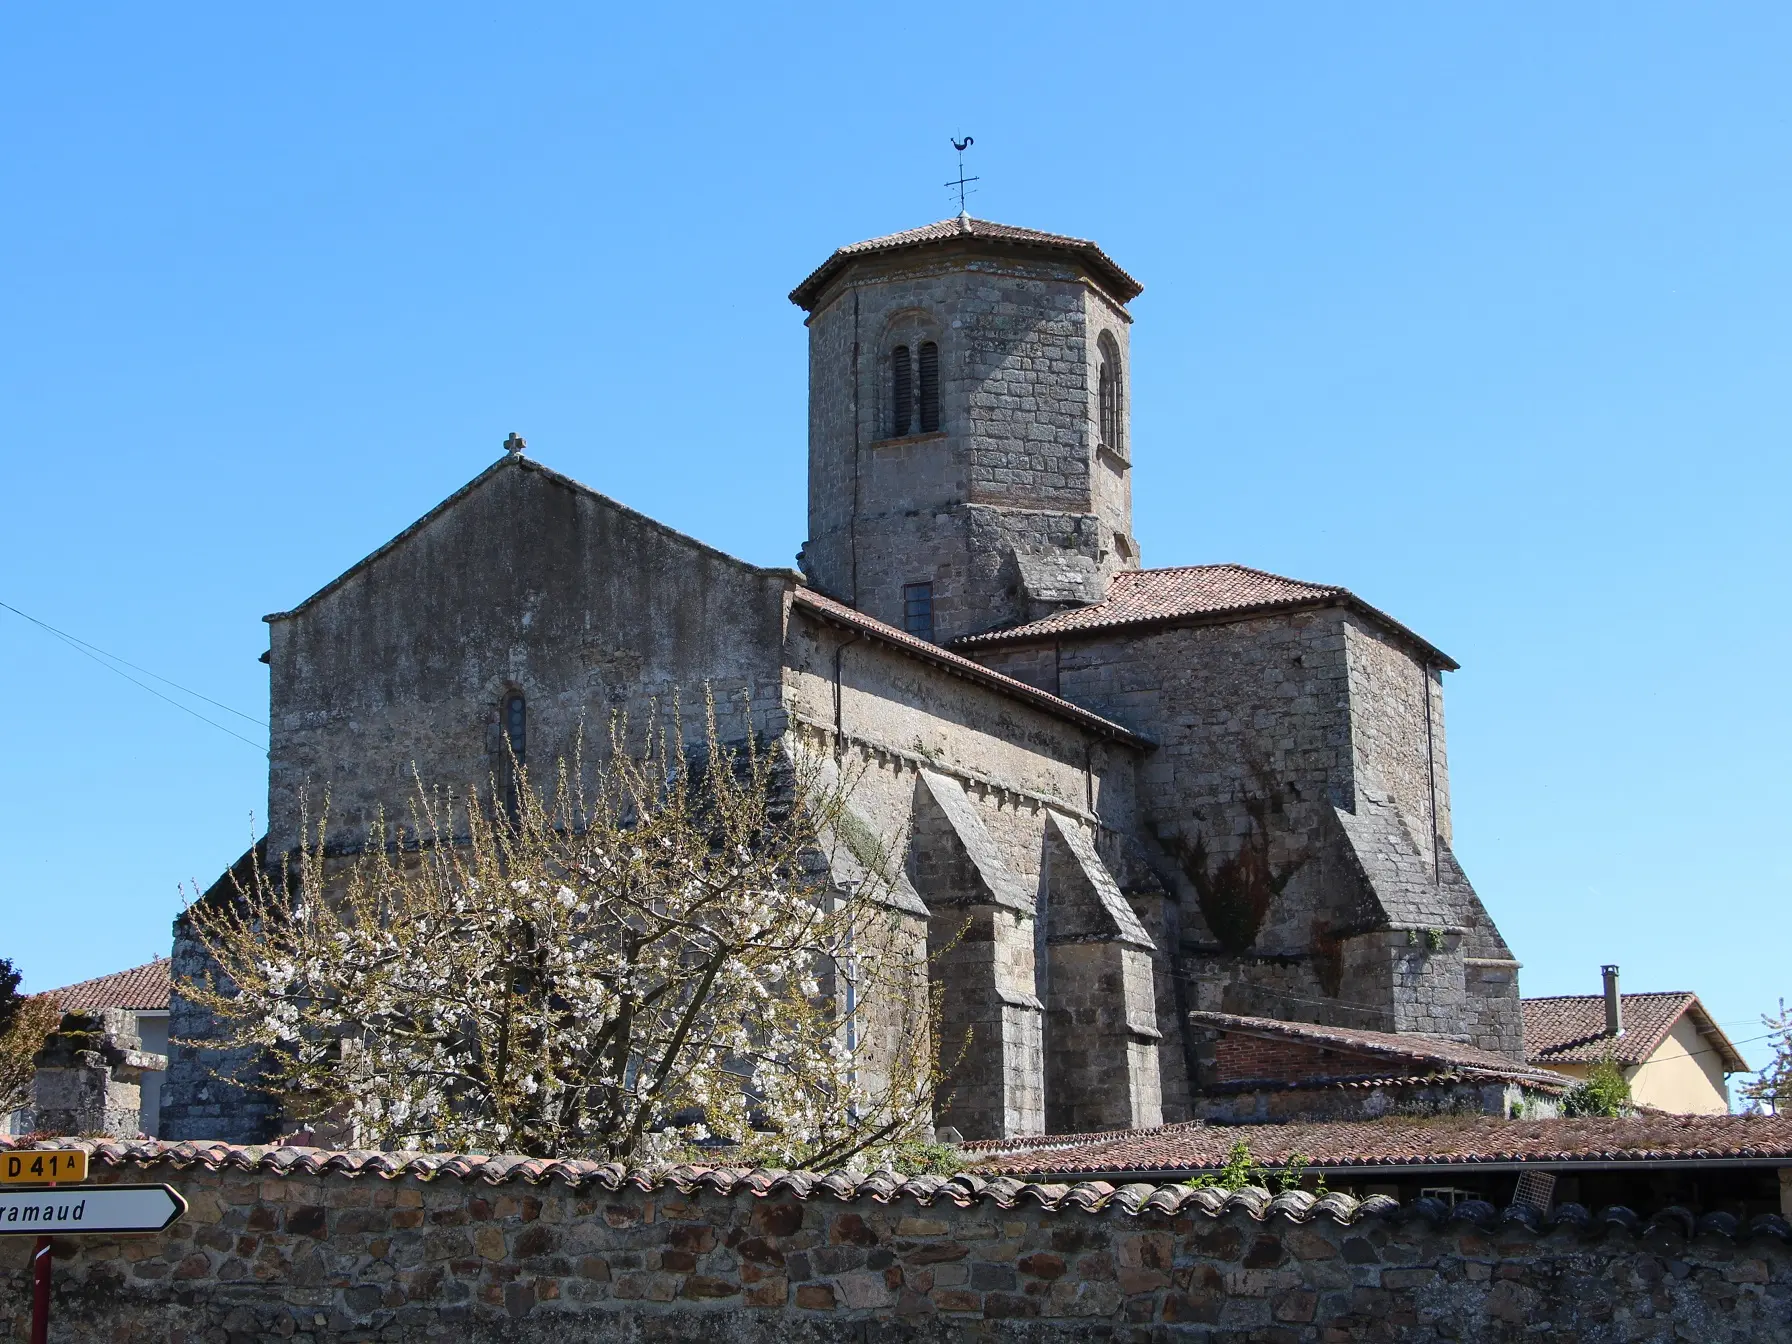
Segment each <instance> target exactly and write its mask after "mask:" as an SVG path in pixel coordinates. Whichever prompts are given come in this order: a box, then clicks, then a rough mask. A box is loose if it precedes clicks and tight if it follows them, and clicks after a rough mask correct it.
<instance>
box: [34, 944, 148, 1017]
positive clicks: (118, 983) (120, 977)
mask: <svg viewBox="0 0 1792 1344" xmlns="http://www.w3.org/2000/svg"><path fill="white" fill-rule="evenodd" d="M169 964H170V963H169V961H168V958H167V957H157V958H156V959H155V960H154V961H150V962H145V963H144V964H143V965H141V966H133V967H131V969H130V970H128V971H114V972H113V973H112V974H111V975H100V976H95V977H94V978H93V979H92V980H82V981H79V982H77V983H75V984H72V985H64V986H63V987H62V988H61V989H53V990H51V991H50V992H51V993H52V994H54V995H55V996H56V1000H57V1002H58V1003H60V1004H61V1005H62V1011H63V1012H65V1013H80V1012H92V1011H94V1010H96V1009H99V1008H138V1009H143V1010H145V1011H151V1010H155V1009H163V1010H166V1009H167V1007H168V998H169V995H170V994H171V993H172V992H173V977H172V976H171V975H170V974H169V969H168V968H169Z"/></svg>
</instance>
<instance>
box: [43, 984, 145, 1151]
mask: <svg viewBox="0 0 1792 1344" xmlns="http://www.w3.org/2000/svg"><path fill="white" fill-rule="evenodd" d="M169 964H170V963H169V961H168V958H167V957H157V958H156V959H155V960H154V961H149V962H145V963H144V964H143V965H141V966H133V967H131V968H130V970H128V971H114V972H113V973H112V974H111V975H101V976H96V977H95V978H94V979H92V980H82V981H80V982H79V983H77V984H73V985H64V986H63V987H62V988H61V989H53V990H51V991H50V992H51V993H52V994H54V995H55V996H56V998H57V1000H58V1001H59V1002H60V1003H61V1004H62V1011H63V1012H65V1013H97V1012H100V1011H101V1010H103V1009H106V1008H123V1009H125V1010H126V1011H127V1012H130V1013H132V1014H134V1015H135V1017H136V1019H137V1036H138V1038H139V1039H140V1040H141V1041H142V1050H143V1051H144V1053H146V1054H152V1055H163V1056H165V1055H167V1053H168V999H169V995H170V993H171V992H172V988H173V983H172V977H171V976H170V974H169V969H168V968H169ZM163 1077H164V1074H163V1073H162V1072H158V1071H148V1072H145V1073H144V1075H143V1079H142V1086H143V1106H142V1127H143V1132H144V1133H145V1134H154V1133H155V1132H156V1126H157V1125H158V1124H159V1123H160V1116H161V1100H162V1079H163Z"/></svg>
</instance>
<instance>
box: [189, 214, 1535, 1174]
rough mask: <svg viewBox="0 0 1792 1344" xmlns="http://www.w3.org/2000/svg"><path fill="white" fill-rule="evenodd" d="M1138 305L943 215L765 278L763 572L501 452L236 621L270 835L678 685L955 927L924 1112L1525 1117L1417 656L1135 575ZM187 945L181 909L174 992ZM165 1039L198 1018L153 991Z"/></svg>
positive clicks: (1269, 592)
mask: <svg viewBox="0 0 1792 1344" xmlns="http://www.w3.org/2000/svg"><path fill="white" fill-rule="evenodd" d="M1140 289H1141V287H1140V285H1139V283H1138V282H1137V281H1136V280H1134V279H1133V278H1132V277H1131V276H1130V275H1128V274H1127V273H1126V272H1125V271H1124V270H1122V269H1121V268H1120V267H1119V266H1118V265H1117V264H1116V263H1115V262H1114V261H1113V260H1112V259H1111V258H1109V257H1108V256H1107V255H1106V254H1105V253H1104V252H1103V251H1102V250H1101V248H1099V247H1098V246H1096V245H1095V244H1094V243H1092V242H1088V241H1085V240H1082V239H1077V238H1069V237H1061V236H1058V235H1055V234H1050V233H1041V232H1036V231H1034V230H1031V229H1023V228H1015V227H1010V226H1007V225H1001V224H993V223H987V222H985V221H982V220H976V219H971V218H968V217H965V216H960V217H959V218H957V219H955V220H948V221H944V222H941V223H938V224H932V225H928V226H927V227H925V228H919V229H913V230H910V231H908V232H905V233H898V234H893V235H890V236H888V237H884V238H876V239H872V240H870V241H868V242H862V243H855V244H853V245H851V246H849V247H843V248H841V249H839V250H838V251H836V252H835V253H834V254H833V255H832V256H830V257H829V258H828V259H827V260H826V261H825V262H823V263H822V265H821V266H820V267H819V268H818V269H816V270H815V272H814V273H813V274H811V275H809V276H808V277H807V278H806V279H804V280H803V281H802V283H801V284H799V285H798V286H797V287H796V289H795V290H794V291H793V292H792V293H791V296H790V297H791V299H792V301H793V302H794V303H795V304H796V305H797V306H798V307H799V308H801V309H802V310H803V311H804V312H805V313H806V314H807V315H808V316H807V325H808V328H809V537H808V540H807V541H806V542H805V543H804V545H803V547H802V550H801V552H800V554H799V557H798V559H799V564H800V568H799V569H766V568H761V567H759V566H756V565H751V564H747V563H745V562H744V561H741V560H737V559H735V558H733V557H732V556H728V555H725V554H723V553H721V552H719V551H716V550H714V549H711V548H710V547H708V546H705V545H704V544H703V543H702V542H700V541H697V540H694V539H693V538H690V537H687V536H684V535H682V534H680V533H678V532H676V531H674V530H673V529H671V528H669V527H666V526H665V525H663V524H661V523H657V522H655V521H654V520H653V519H651V518H647V517H644V516H642V515H641V514H639V513H636V512H634V511H633V510H631V509H629V508H627V507H625V506H623V505H622V504H619V503H617V502H616V501H614V500H611V499H609V498H606V497H605V496H603V495H601V494H599V493H597V492H596V491H594V490H591V489H589V488H588V487H586V486H584V485H581V484H579V483H578V482H576V481H573V480H571V479H569V478H567V477H565V476H563V475H561V474H559V473H558V472H556V471H554V470H552V469H551V468H550V467H548V466H546V465H545V464H541V463H537V462H535V461H533V460H531V459H530V458H529V457H527V456H525V455H524V454H523V452H522V450H521V449H522V445H521V444H520V442H519V441H517V440H515V438H514V436H513V439H512V441H511V443H510V444H508V445H507V448H508V449H509V451H507V452H506V454H505V455H504V456H503V457H501V458H500V459H499V460H498V461H497V462H496V463H494V464H493V465H492V466H491V467H489V468H488V469H487V470H485V471H484V472H482V473H481V474H480V475H478V476H477V477H475V478H474V479H473V480H471V481H469V482H468V483H467V484H466V485H464V486H462V487H461V488H460V489H459V490H457V491H455V492H454V493H453V494H452V495H450V496H449V497H448V498H447V499H445V500H444V501H443V502H442V503H441V504H440V505H438V506H437V507H436V508H435V509H433V510H431V511H430V512H429V513H428V514H426V515H425V516H424V517H422V518H421V519H419V520H418V521H417V522H416V523H415V524H413V525H412V526H411V527H409V528H407V529H406V530H405V531H404V532H402V533H400V534H399V535H398V536H397V537H395V538H393V539H392V540H391V541H389V542H387V543H386V544H385V545H384V546H382V547H380V548H379V549H378V550H377V551H375V552H373V554H371V555H369V556H368V557H367V558H366V559H365V560H363V561H361V562H360V563H359V564H357V565H355V566H354V567H353V568H352V569H350V570H348V571H347V572H346V573H344V574H342V575H341V576H340V577H338V578H336V579H334V580H332V581H331V582H330V583H328V584H327V585H325V586H324V587H323V588H321V589H320V590H318V591H317V592H316V593H315V594H313V595H312V596H311V597H309V598H307V599H305V600H304V601H303V602H301V603H300V604H299V605H297V606H296V607H294V608H292V609H291V610H289V611H283V612H279V613H276V614H275V615H272V616H269V617H268V618H267V622H268V625H269V630H270V636H271V638H270V648H269V650H268V653H267V654H266V660H267V662H268V663H269V665H270V669H271V673H272V677H271V683H272V686H271V702H272V703H271V713H270V715H269V719H270V723H271V725H272V737H271V746H270V752H269V756H270V768H269V782H268V790H269V808H268V816H269V833H268V837H267V839H266V841H265V842H264V843H265V845H266V846H267V850H268V852H269V853H274V854H278V853H281V852H284V851H286V850H288V849H290V848H291V847H292V846H294V845H296V843H297V842H298V837H299V825H300V816H299V799H300V795H301V791H302V790H303V789H306V788H309V789H311V790H312V791H313V792H314V793H316V792H320V791H322V790H323V789H325V788H327V789H328V790H329V791H330V794H331V798H332V815H333V819H334V824H335V826H336V828H337V833H338V834H340V833H342V832H344V831H349V832H352V831H353V830H354V828H356V827H358V826H365V825H366V824H367V822H368V821H369V819H370V818H372V816H373V815H374V814H375V812H376V810H377V809H379V808H380V807H381V806H384V807H386V808H388V809H391V810H394V811H400V810H402V807H403V804H404V802H405V800H406V798H407V797H408V794H409V791H410V788H411V779H412V773H411V772H412V767H413V763H415V766H416V768H417V769H418V770H419V771H420V772H421V773H422V775H423V776H424V777H425V778H428V779H433V780H446V781H465V780H477V779H482V778H487V777H491V776H492V775H493V774H494V772H495V771H497V770H499V768H500V767H501V764H502V762H503V761H504V760H505V759H506V752H507V749H509V750H514V751H515V753H516V755H517V756H518V757H520V758H523V759H525V760H527V761H533V762H549V763H551V762H553V761H554V760H556V759H557V758H559V757H561V756H563V755H567V754H569V752H570V749H571V747H572V745H573V738H574V734H575V733H577V732H578V731H579V728H580V725H581V724H584V723H592V722H595V723H603V722H606V721H607V720H608V718H609V715H610V712H611V711H612V710H614V709H622V710H627V711H631V712H632V713H633V714H635V715H640V714H644V713H647V712H649V710H648V707H649V705H650V704H651V703H652V702H653V701H654V700H655V699H656V698H661V699H663V698H664V697H667V696H668V695H669V694H670V693H671V692H672V691H674V690H677V689H680V688H682V689H683V690H684V692H685V693H686V694H687V695H689V694H690V693H691V692H692V690H693V689H694V688H699V687H702V686H704V685H708V686H710V687H712V688H713V689H714V693H715V696H716V700H717V703H718V706H719V707H720V708H721V709H722V710H723V711H724V724H723V728H724V732H725V734H726V735H730V736H734V737H740V736H744V735H745V734H746V733H747V732H748V731H750V730H751V731H756V732H758V733H761V734H764V735H767V736H768V737H772V738H779V737H786V738H788V739H790V740H791V741H792V742H793V743H794V744H796V745H798V746H800V747H801V748H802V749H806V750H812V751H815V752H818V753H825V754H826V755H827V756H828V757H829V758H831V759H835V760H839V761H842V762H850V763H851V765H852V767H853V770H854V775H853V777H854V778H855V780H856V781H857V782H856V784H855V786H854V787H855V792H854V794H853V807H854V809H855V811H856V812H857V813H858V814H859V817H860V820H862V821H863V823H864V824H865V825H866V826H867V827H869V828H870V829H871V830H872V831H874V832H875V833H877V834H878V835H879V836H881V837H882V838H883V839H884V840H885V841H887V842H888V843H889V844H890V845H892V846H893V847H895V849H896V852H899V853H901V854H903V855H904V856H905V866H904V879H903V890H902V891H901V892H900V893H899V895H900V900H901V903H902V906H903V909H904V910H905V912H906V914H905V917H906V918H910V919H912V920H914V921H916V926H917V929H918V930H920V931H921V933H922V935H923V936H930V937H932V938H934V939H935V940H936V941H944V942H953V935H956V934H957V932H958V931H960V930H962V929H965V928H967V927H968V929H969V932H968V933H966V934H965V935H964V937H963V938H962V940H957V941H956V942H955V944H954V945H953V946H952V947H951V948H950V950H949V951H948V952H947V953H946V954H945V955H943V956H941V957H940V958H938V964H937V966H936V968H935V970H934V972H933V973H934V974H935V975H936V976H937V977H939V979H940V981H941V993H942V996H943V1010H942V1011H943V1014H944V1022H943V1024H942V1035H943V1036H944V1037H945V1038H946V1040H947V1045H946V1048H947V1049H954V1045H953V1043H954V1042H956V1043H958V1045H963V1043H964V1042H965V1041H966V1040H967V1039H968V1041H969V1045H968V1047H966V1053H965V1054H964V1057H963V1059H962V1061H961V1063H960V1064H959V1066H958V1068H957V1069H956V1071H955V1074H954V1079H953V1086H952V1090H951V1097H950V1100H949V1102H948V1103H947V1107H946V1110H945V1112H944V1113H943V1114H942V1115H941V1116H940V1117H939V1121H940V1124H941V1126H942V1127H945V1126H948V1125H949V1126H950V1127H951V1128H953V1129H955V1130H957V1131H958V1132H959V1133H960V1134H962V1135H963V1136H964V1137H966V1138H1005V1137H1013V1136H1022V1135H1030V1134H1042V1133H1071V1132H1079V1131H1094V1130H1107V1129H1117V1128H1129V1127H1141V1126H1152V1125H1156V1124H1159V1123H1162V1122H1165V1121H1174V1120H1182V1119H1189V1118H1209V1119H1214V1120H1226V1119H1233V1120H1243V1119H1262V1118H1275V1117H1277V1116H1289V1115H1296V1114H1299V1115H1309V1116H1318V1115H1340V1116H1342V1115H1359V1114H1373V1113H1378V1112H1380V1111H1385V1110H1388V1109H1413V1108H1418V1109H1426V1108H1431V1109H1439V1108H1442V1109H1465V1108H1466V1109H1475V1110H1493V1111H1497V1112H1501V1113H1504V1112H1506V1111H1507V1110H1509V1109H1511V1108H1512V1107H1514V1106H1517V1105H1520V1104H1523V1105H1535V1104H1546V1103H1547V1101H1548V1098H1549V1097H1550V1095H1551V1094H1552V1093H1553V1092H1555V1091H1559V1088H1557V1086H1556V1083H1555V1081H1552V1079H1551V1077H1550V1076H1549V1075H1540V1074H1538V1073H1536V1071H1534V1070H1531V1069H1528V1068H1526V1066H1525V1065H1524V1064H1523V1062H1522V1061H1523V1059H1524V1053H1523V1041H1522V1027H1521V1019H1520V1012H1519V1000H1518V981H1517V971H1518V963H1517V962H1516V961H1515V960H1514V959H1513V956H1512V953H1511V951H1510V950H1509V949H1508V948H1507V946H1506V944H1505V942H1504V940H1503V939H1502V938H1501V936H1500V933H1499V931H1498V929H1497V928H1495V926H1494V924H1493V921H1492V920H1491V919H1490V918H1489V916H1488V914H1487V911H1486V910H1485V909H1484V908H1483V906H1482V904H1481V901H1480V900H1479V898H1478V897H1477V896H1476V894H1475V891H1474V889H1473V887H1472V886H1471V885H1470V884H1469V881H1468V879H1467V877H1466V876H1465V875H1464V874H1463V872H1462V869H1461V868H1460V866H1459V865H1458V864H1457V861H1456V858H1455V856H1454V854H1453V853H1452V852H1451V848H1450V790H1449V771H1448V766H1447V758H1446V755H1445V748H1444V719H1443V700H1442V676H1443V673H1444V672H1445V671H1448V670H1451V669H1453V668H1454V667H1455V666H1456V665H1455V664H1454V663H1453V662H1452V661H1451V660H1450V659H1449V657H1448V656H1447V655H1445V654H1444V653H1442V652H1441V651H1439V650H1438V649H1437V648H1435V647H1433V646H1432V645H1431V644H1429V643H1427V642H1426V641H1425V639H1423V638H1422V637H1421V636H1419V635H1418V634H1416V633H1414V632H1413V631H1411V630H1409V629H1407V628H1406V627H1405V626H1404V625H1402V624H1400V622H1399V621H1397V620H1395V619H1394V618H1393V617H1391V616H1389V615H1387V614H1386V613H1384V612H1382V611H1379V610H1377V609H1376V608H1375V607H1373V606H1371V605H1369V604H1368V603H1367V602H1365V601H1363V600H1362V599H1361V598H1359V597H1357V596H1355V595H1354V594H1352V593H1351V592H1349V591H1347V590H1345V589H1343V588H1340V587H1337V586H1334V585H1329V584H1323V583H1309V582H1303V581H1299V580H1295V579H1290V578H1284V577H1281V576H1279V575H1275V574H1270V573H1265V572H1263V571H1261V570H1256V569H1250V568H1246V567H1244V566H1241V565H1235V564H1209V565H1196V566H1188V567H1179V568H1172V569H1149V568H1145V567H1144V566H1143V565H1142V562H1141V550H1140V545H1139V542H1138V540H1137V539H1136V538H1135V537H1134V535H1133V525H1132V467H1133V461H1134V445H1133V443H1132V440H1131V436H1130V434H1129V432H1128V423H1129V411H1130V406H1131V401H1130V395H1129V390H1130V388H1129V370H1130V359H1129V336H1130V331H1131V327H1132V316H1131V314H1130V313H1129V312H1128V308H1127V305H1128V304H1129V303H1130V302H1131V301H1132V300H1133V299H1134V298H1136V297H1137V296H1138V294H1139V293H1140ZM1144 450H1145V451H1149V446H1148V445H1147V446H1146V447H1145V449H1144ZM834 878H835V880H837V881H839V882H841V883H843V884H844V883H847V882H850V881H852V880H853V879H852V875H851V874H847V873H835V874H834ZM967 921H968V926H967ZM197 955H198V953H197V950H196V949H195V948H194V947H192V946H191V945H190V944H186V943H184V942H183V940H182V939H181V938H180V936H179V928H178V926H177V938H176V947H175V956H176V971H177V973H190V971H191V970H192V969H193V968H194V966H195V962H194V960H193V959H194V958H195V957H196V956H197ZM183 959H184V960H183ZM174 1018H175V1020H174V1024H173V1025H174V1032H173V1034H174V1035H176V1036H180V1037H189V1038H194V1039H203V1038H204V1037H205V1036H206V1035H207V1034H208V1030H209V1025H208V1023H206V1022H205V1021H204V1020H202V1019H201V1018H200V1017H199V1015H198V1014H197V1012H196V1011H195V1010H194V1009H193V1008H192V1006H191V1005H188V1004H185V1003H184V1001H182V1000H181V999H180V998H179V997H178V995H177V997H176V1002H175V1005H174ZM219 1063H220V1061H219V1060H218V1059H217V1058H216V1057H215V1052H207V1051H203V1050H196V1049H183V1048H177V1050H176V1054H175V1058H174V1060H173V1062H172V1065H171V1070H170V1076H169V1079H168V1082H167V1085H166V1087H165V1090H164V1095H163V1102H162V1117H163V1119H162V1132H163V1136H164V1137H168V1138H207V1139H230V1140H236V1141H248V1142H253V1141H259V1140H263V1139H265V1138H267V1137H269V1136H270V1133H271V1131H272V1129H273V1128H274V1127H275V1126H276V1125H277V1123H278V1118H277V1117H276V1116H273V1115H271V1114H270V1113H269V1112H268V1111H267V1109H266V1108H265V1107H261V1108H257V1107H256V1106H254V1105H251V1104H249V1103H248V1102H246V1101H244V1100H243V1099H242V1098H243V1097H244V1096H245V1094H243V1093H241V1092H240V1091H236V1090H233V1089H228V1088H224V1087H221V1086H220V1085H219V1084H218V1083H217V1082H216V1081H215V1080H214V1079H212V1078H211V1077H210V1073H209V1071H210V1070H211V1069H212V1068H214V1067H215V1066H217V1065H218V1064H219ZM226 1063H227V1061H226Z"/></svg>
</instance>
